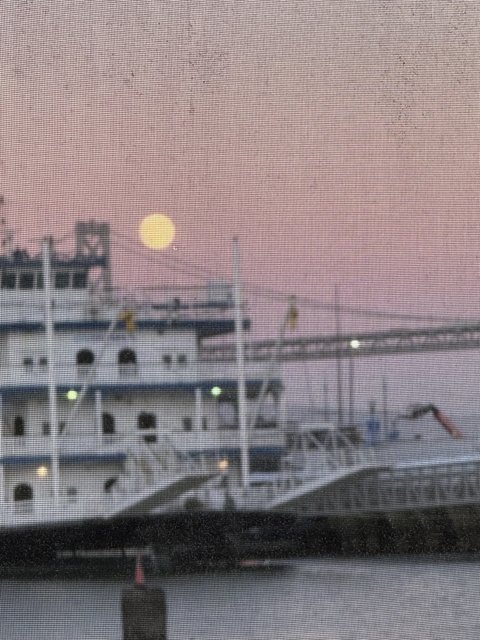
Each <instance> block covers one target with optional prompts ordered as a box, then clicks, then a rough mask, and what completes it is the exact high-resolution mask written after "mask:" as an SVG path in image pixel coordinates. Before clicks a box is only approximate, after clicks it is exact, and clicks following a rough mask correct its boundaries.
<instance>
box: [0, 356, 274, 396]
mask: <svg viewBox="0 0 480 640" xmlns="http://www.w3.org/2000/svg"><path fill="white" fill-rule="evenodd" d="M169 355H170V354H169ZM178 355H179V356H180V355H181V356H188V354H186V353H185V354H184V353H182V354H178ZM180 360H181V361H180ZM46 364H47V363H46V361H45V359H44V358H43V359H42V362H41V363H40V362H32V359H31V358H27V359H26V361H25V363H24V364H23V365H16V366H9V367H8V368H4V369H3V370H2V371H0V385H1V386H3V387H7V388H8V387H11V388H15V389H17V388H22V387H24V386H29V387H31V386H39V385H45V386H46V385H47V383H48V371H47V366H46ZM264 372H265V366H264V365H263V364H262V363H248V365H247V369H246V375H247V376H248V377H249V378H250V379H252V378H255V379H258V380H260V379H261V378H262V377H263V375H264ZM55 374H56V383H57V385H59V386H60V385H61V386H63V387H65V386H81V385H83V384H84V383H85V381H86V380H88V381H90V382H91V383H92V384H95V383H105V384H119V385H122V384H125V385H128V384H130V383H132V382H135V384H142V383H145V384H152V383H155V382H162V383H168V384H176V383H182V384H195V383H202V382H205V383H210V382H212V384H213V383H214V381H221V380H222V379H229V380H235V379H236V375H237V374H236V367H235V365H234V364H233V363H230V364H229V363H227V364H222V365H220V366H219V365H217V364H215V363H204V362H201V363H200V362H193V361H191V362H189V361H188V360H185V359H184V358H183V357H182V359H180V358H178V361H175V358H173V357H172V358H171V362H169V363H165V362H162V361H161V360H160V357H159V359H158V360H157V359H155V360H154V359H152V360H151V361H149V362H137V363H133V362H132V363H118V362H116V361H106V362H102V364H98V365H94V366H93V365H92V366H90V365H83V364H82V365H76V364H74V363H73V364H71V365H66V364H62V363H58V364H56V366H55ZM272 375H273V377H274V378H275V377H279V376H280V375H281V368H280V367H278V368H276V369H275V371H274V372H273V374H272ZM220 386H221V383H220Z"/></svg>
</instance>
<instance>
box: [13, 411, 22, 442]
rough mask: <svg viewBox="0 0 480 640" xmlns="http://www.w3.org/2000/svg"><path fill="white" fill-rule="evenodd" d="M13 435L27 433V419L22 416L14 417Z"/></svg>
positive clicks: (18, 436) (19, 435) (17, 435)
mask: <svg viewBox="0 0 480 640" xmlns="http://www.w3.org/2000/svg"><path fill="white" fill-rule="evenodd" d="M13 435H14V436H15V437H17V438H21V437H22V436H24V435H25V420H24V419H23V418H22V416H15V418H14V419H13Z"/></svg>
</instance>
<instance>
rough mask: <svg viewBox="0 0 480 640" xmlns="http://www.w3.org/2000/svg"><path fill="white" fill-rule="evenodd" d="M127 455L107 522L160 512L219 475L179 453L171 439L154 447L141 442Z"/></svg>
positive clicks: (157, 443)
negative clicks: (116, 518) (123, 517)
mask: <svg viewBox="0 0 480 640" xmlns="http://www.w3.org/2000/svg"><path fill="white" fill-rule="evenodd" d="M127 453H128V455H127V461H126V463H125V469H124V473H123V474H122V476H121V477H120V478H119V481H118V482H117V483H116V485H115V491H114V494H113V496H112V498H113V502H112V507H111V509H110V510H109V511H108V513H107V518H114V517H119V516H134V515H143V514H146V513H150V512H152V511H154V510H159V509H161V508H162V507H166V506H167V505H168V504H170V503H172V502H173V501H174V500H178V498H179V497H180V496H181V495H183V494H185V493H187V492H189V491H192V490H194V489H198V488H199V487H200V486H202V485H203V484H204V483H206V482H208V481H210V480H212V479H213V478H214V477H216V476H217V475H218V472H217V471H213V470H212V468H211V466H209V465H208V464H207V463H206V462H205V461H204V460H203V459H202V458H198V457H196V458H192V457H191V456H189V455H188V454H185V453H183V452H180V451H178V450H177V449H176V448H175V447H174V446H173V444H172V443H171V442H170V440H169V438H168V437H167V436H163V437H161V438H156V439H155V442H152V443H151V444H149V443H146V442H144V441H143V440H141V441H138V442H137V443H135V444H134V445H133V446H132V447H130V448H129V450H128V452H127Z"/></svg>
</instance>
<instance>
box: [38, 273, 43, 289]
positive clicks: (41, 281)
mask: <svg viewBox="0 0 480 640" xmlns="http://www.w3.org/2000/svg"><path fill="white" fill-rule="evenodd" d="M37 289H43V273H42V272H41V271H40V273H37Z"/></svg>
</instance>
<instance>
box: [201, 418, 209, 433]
mask: <svg viewBox="0 0 480 640" xmlns="http://www.w3.org/2000/svg"><path fill="white" fill-rule="evenodd" d="M202 429H203V430H204V431H207V429H208V422H207V419H206V417H205V416H203V418H202Z"/></svg>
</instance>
